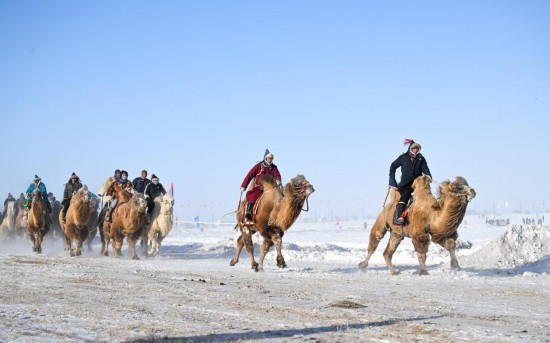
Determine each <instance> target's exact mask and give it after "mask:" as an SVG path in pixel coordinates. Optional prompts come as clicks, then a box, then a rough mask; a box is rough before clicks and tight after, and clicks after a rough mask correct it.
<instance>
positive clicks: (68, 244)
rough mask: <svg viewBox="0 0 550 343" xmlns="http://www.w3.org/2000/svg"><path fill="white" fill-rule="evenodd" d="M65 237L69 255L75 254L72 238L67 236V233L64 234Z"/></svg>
mask: <svg viewBox="0 0 550 343" xmlns="http://www.w3.org/2000/svg"><path fill="white" fill-rule="evenodd" d="M64 237H65V250H68V251H69V256H74V255H73V249H72V248H73V247H72V244H71V239H70V238H69V237H68V236H67V235H64Z"/></svg>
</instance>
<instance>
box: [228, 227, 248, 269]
mask: <svg viewBox="0 0 550 343" xmlns="http://www.w3.org/2000/svg"><path fill="white" fill-rule="evenodd" d="M243 247H244V238H243V234H242V230H241V235H240V236H239V238H237V247H236V249H235V256H233V259H232V260H231V261H230V262H229V265H230V266H234V265H236V264H237V263H238V262H239V256H240V255H241V250H243Z"/></svg>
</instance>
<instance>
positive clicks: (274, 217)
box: [230, 175, 315, 271]
mask: <svg viewBox="0 0 550 343" xmlns="http://www.w3.org/2000/svg"><path fill="white" fill-rule="evenodd" d="M259 183H260V187H262V188H263V190H264V192H263V195H262V197H261V199H260V200H259V201H260V203H259V205H258V210H257V213H256V219H255V223H254V226H252V227H246V226H244V225H243V222H242V218H243V207H241V206H239V207H240V208H239V209H237V225H236V226H235V228H236V229H237V228H238V229H239V230H240V231H241V235H240V236H239V238H238V239H237V247H236V251H235V257H233V259H232V260H231V262H230V265H231V266H234V265H235V264H237V262H239V255H240V254H241V250H242V248H243V246H246V251H247V252H248V254H249V255H250V262H251V265H252V269H254V270H255V271H259V270H263V262H264V258H265V255H266V254H267V252H268V251H269V249H270V248H271V247H272V246H273V245H275V248H276V249H277V266H278V267H279V268H284V267H286V263H285V260H284V258H283V255H282V253H281V245H282V238H283V235H284V234H285V232H286V231H287V230H288V229H289V228H290V226H292V224H293V223H294V221H295V220H296V219H297V218H298V215H299V214H300V212H301V211H302V208H303V206H304V203H305V202H306V200H307V198H308V197H309V195H310V194H311V193H313V192H314V191H315V189H314V188H313V186H312V185H311V184H310V183H309V182H308V181H307V180H306V178H305V177H304V176H303V175H297V176H296V177H294V178H293V179H292V180H290V182H289V183H287V184H286V186H285V188H284V196H283V195H281V193H280V192H279V189H278V187H277V183H276V181H275V179H274V178H273V177H272V176H270V175H263V176H262V177H261V178H260V182H259ZM256 231H257V232H259V233H260V235H262V237H263V243H262V246H261V248H260V258H259V263H256V261H255V260H254V246H253V244H252V235H254V233H256Z"/></svg>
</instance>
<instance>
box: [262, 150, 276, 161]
mask: <svg viewBox="0 0 550 343" xmlns="http://www.w3.org/2000/svg"><path fill="white" fill-rule="evenodd" d="M268 157H271V158H273V157H274V156H273V154H272V153H271V152H270V151H269V149H265V153H264V161H265V159H266V158H268Z"/></svg>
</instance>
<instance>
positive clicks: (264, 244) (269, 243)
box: [259, 237, 273, 271]
mask: <svg viewBox="0 0 550 343" xmlns="http://www.w3.org/2000/svg"><path fill="white" fill-rule="evenodd" d="M263 239H264V241H263V242H262V246H261V247H260V259H259V261H260V263H259V270H261V271H263V270H264V259H265V255H266V254H267V252H268V251H269V249H270V248H271V247H272V246H273V241H272V240H271V238H270V237H263Z"/></svg>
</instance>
